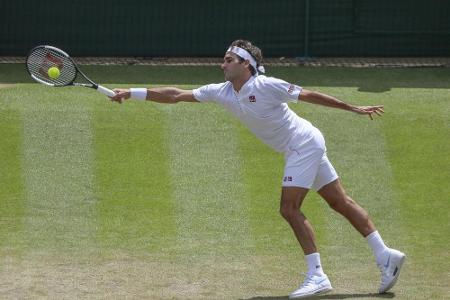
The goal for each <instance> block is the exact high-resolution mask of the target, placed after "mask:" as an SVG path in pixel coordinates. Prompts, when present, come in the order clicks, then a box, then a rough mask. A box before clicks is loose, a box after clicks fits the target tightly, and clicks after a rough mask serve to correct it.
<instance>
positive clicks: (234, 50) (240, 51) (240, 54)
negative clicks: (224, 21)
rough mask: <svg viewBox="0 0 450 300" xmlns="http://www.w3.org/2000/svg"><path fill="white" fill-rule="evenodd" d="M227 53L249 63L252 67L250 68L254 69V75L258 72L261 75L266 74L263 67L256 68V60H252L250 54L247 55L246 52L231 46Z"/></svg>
mask: <svg viewBox="0 0 450 300" xmlns="http://www.w3.org/2000/svg"><path fill="white" fill-rule="evenodd" d="M227 52H233V53H234V54H236V55H238V56H240V57H242V58H243V59H246V60H248V61H249V62H250V65H252V67H253V68H255V71H256V75H258V71H259V72H261V73H265V72H266V70H265V69H264V67H263V66H259V67H257V63H256V60H255V59H254V58H253V56H252V55H251V54H250V53H248V51H247V50H245V49H242V48H240V47H237V46H231V47H230V48H228V50H227Z"/></svg>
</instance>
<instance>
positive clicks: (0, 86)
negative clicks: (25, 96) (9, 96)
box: [0, 83, 15, 89]
mask: <svg viewBox="0 0 450 300" xmlns="http://www.w3.org/2000/svg"><path fill="white" fill-rule="evenodd" d="M13 86H15V84H13V83H0V89H6V88H10V87H13Z"/></svg>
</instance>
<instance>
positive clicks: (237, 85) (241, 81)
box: [231, 73, 252, 93]
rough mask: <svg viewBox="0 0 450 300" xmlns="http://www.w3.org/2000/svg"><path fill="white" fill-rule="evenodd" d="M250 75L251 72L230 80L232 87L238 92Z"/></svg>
mask: <svg viewBox="0 0 450 300" xmlns="http://www.w3.org/2000/svg"><path fill="white" fill-rule="evenodd" d="M251 77H252V74H250V73H248V74H246V75H244V76H242V77H241V78H237V79H235V80H232V81H231V84H233V89H234V90H235V91H236V92H237V93H239V91H240V90H241V89H242V87H243V86H244V84H245V83H246V82H247V81H248V80H249V79H250V78H251Z"/></svg>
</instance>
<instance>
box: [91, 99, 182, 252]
mask: <svg viewBox="0 0 450 300" xmlns="http://www.w3.org/2000/svg"><path fill="white" fill-rule="evenodd" d="M166 123H167V122H166V120H165V118H164V114H162V113H161V112H160V111H159V110H158V109H157V108H155V105H154V104H151V103H143V102H141V103H137V102H128V103H126V104H123V105H119V104H115V103H111V102H110V103H106V102H96V110H95V120H94V128H95V130H94V131H95V141H94V144H95V183H96V196H97V198H98V203H97V207H96V209H97V218H98V222H99V231H98V237H97V238H98V240H99V242H100V244H101V245H102V248H103V251H116V250H122V251H132V252H133V253H135V254H136V253H143V252H145V253H153V252H158V253H159V252H161V251H167V252H170V247H175V242H176V223H175V217H176V215H175V213H174V204H173V202H172V191H171V180H170V177H169V163H168V157H169V150H168V146H167V140H166V139H165V131H164V128H165V126H167V125H166Z"/></svg>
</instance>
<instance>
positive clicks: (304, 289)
mask: <svg viewBox="0 0 450 300" xmlns="http://www.w3.org/2000/svg"><path fill="white" fill-rule="evenodd" d="M332 289H333V288H332V287H331V283H330V280H329V279H328V276H327V275H325V274H323V275H307V276H306V279H305V281H304V282H303V283H302V285H301V286H300V287H299V288H298V289H296V290H295V291H293V292H292V293H291V294H290V295H289V299H300V298H306V297H311V296H315V295H319V294H324V293H327V292H329V291H331V290H332Z"/></svg>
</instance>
